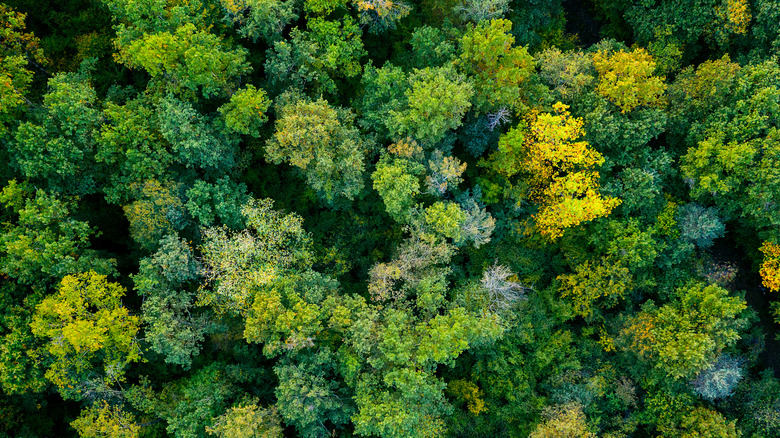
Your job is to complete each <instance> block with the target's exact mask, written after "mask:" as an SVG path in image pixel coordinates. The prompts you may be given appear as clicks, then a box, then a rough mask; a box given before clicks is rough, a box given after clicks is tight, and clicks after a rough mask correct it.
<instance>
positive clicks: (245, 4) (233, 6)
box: [220, 0, 298, 42]
mask: <svg viewBox="0 0 780 438" xmlns="http://www.w3.org/2000/svg"><path fill="white" fill-rule="evenodd" d="M220 4H221V5H222V9H223V10H224V11H225V18H226V20H227V21H230V22H231V23H233V24H234V25H238V33H239V35H241V36H242V37H244V38H249V39H251V40H252V41H253V42H256V41H257V40H258V39H259V38H262V39H263V40H265V41H268V42H274V41H277V40H279V39H281V38H282V31H283V30H284V28H285V27H286V26H287V25H288V24H289V23H290V22H291V21H293V20H295V19H296V18H298V14H297V13H296V10H295V7H294V3H293V2H292V1H289V0H288V1H283V2H277V1H269V0H220Z"/></svg>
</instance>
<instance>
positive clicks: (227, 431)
mask: <svg viewBox="0 0 780 438" xmlns="http://www.w3.org/2000/svg"><path fill="white" fill-rule="evenodd" d="M282 430H283V429H282V424H281V419H280V418H279V412H278V411H277V409H276V408H274V407H269V408H266V409H263V408H261V407H260V406H258V401H257V399H255V400H248V401H244V402H242V403H240V404H239V405H237V406H233V407H231V408H230V409H228V410H227V412H225V413H224V414H222V415H220V416H219V417H217V418H216V419H214V424H213V425H211V426H206V432H207V433H208V434H209V435H214V436H217V437H220V438H280V437H282V436H283V435H282Z"/></svg>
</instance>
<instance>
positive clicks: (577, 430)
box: [529, 403, 596, 438]
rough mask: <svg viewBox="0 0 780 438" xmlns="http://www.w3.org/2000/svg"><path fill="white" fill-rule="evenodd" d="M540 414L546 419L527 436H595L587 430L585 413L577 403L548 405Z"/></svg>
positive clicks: (552, 437)
mask: <svg viewBox="0 0 780 438" xmlns="http://www.w3.org/2000/svg"><path fill="white" fill-rule="evenodd" d="M542 415H543V416H544V417H546V421H545V422H544V423H541V424H539V425H538V426H537V427H536V429H534V431H533V432H532V433H531V435H529V438H564V437H576V438H595V436H596V435H595V434H593V433H592V432H590V431H589V430H588V425H587V423H586V422H585V414H584V413H583V412H582V406H581V405H580V404H578V403H569V404H565V405H559V406H553V407H548V408H545V410H544V411H543V412H542Z"/></svg>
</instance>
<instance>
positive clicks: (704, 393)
mask: <svg viewBox="0 0 780 438" xmlns="http://www.w3.org/2000/svg"><path fill="white" fill-rule="evenodd" d="M742 375H743V372H742V361H741V360H739V359H737V358H735V357H733V356H731V355H729V354H721V355H720V356H718V358H717V359H715V362H713V363H712V364H710V366H709V367H707V368H705V369H703V370H701V371H700V372H699V374H697V375H696V378H695V379H693V380H691V386H692V387H693V390H694V391H695V392H696V393H697V394H699V395H700V396H701V397H702V398H704V399H706V400H709V401H713V400H716V399H721V398H726V397H729V396H730V395H731V394H733V393H734V389H735V388H736V386H737V384H738V383H739V381H740V380H742Z"/></svg>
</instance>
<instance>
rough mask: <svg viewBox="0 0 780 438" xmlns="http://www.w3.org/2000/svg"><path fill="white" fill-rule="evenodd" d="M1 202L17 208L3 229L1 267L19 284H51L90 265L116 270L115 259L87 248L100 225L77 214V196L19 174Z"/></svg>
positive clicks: (5, 273)
mask: <svg viewBox="0 0 780 438" xmlns="http://www.w3.org/2000/svg"><path fill="white" fill-rule="evenodd" d="M0 203H2V205H4V206H5V207H6V208H7V209H8V210H10V211H12V212H13V213H12V214H13V216H12V217H13V219H12V220H10V221H8V222H6V223H5V224H4V227H3V228H4V229H3V233H2V234H1V235H0V265H2V268H0V272H2V274H3V275H7V276H9V277H11V278H13V279H15V280H16V281H17V282H19V283H20V284H25V285H32V284H39V283H43V284H51V283H56V282H58V281H59V280H60V279H61V278H62V277H64V276H66V275H72V274H78V273H81V272H84V271H87V270H90V269H93V270H95V271H98V272H100V273H103V274H109V273H113V269H114V268H113V263H112V261H111V260H107V259H103V258H101V257H99V256H98V255H97V254H96V253H95V252H94V251H93V250H90V249H88V247H89V238H90V237H91V236H93V235H94V234H95V229H94V228H92V227H91V226H90V225H89V224H88V223H87V222H84V221H79V220H76V219H75V218H74V217H73V216H72V211H73V210H74V209H75V207H76V205H75V203H74V202H73V201H72V200H68V199H64V200H63V199H59V198H58V197H56V196H54V195H51V194H48V193H46V192H45V191H43V190H37V191H34V192H33V188H32V187H31V186H30V185H28V184H25V183H22V184H19V183H17V182H16V181H15V180H12V181H9V183H8V185H7V186H6V187H4V188H3V191H2V192H1V193H0Z"/></svg>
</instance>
